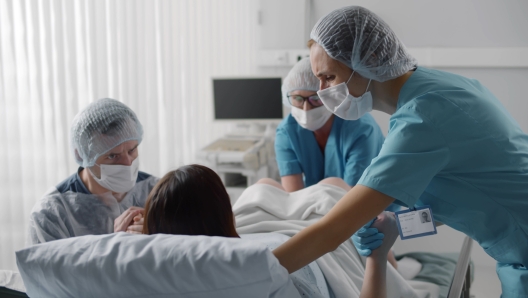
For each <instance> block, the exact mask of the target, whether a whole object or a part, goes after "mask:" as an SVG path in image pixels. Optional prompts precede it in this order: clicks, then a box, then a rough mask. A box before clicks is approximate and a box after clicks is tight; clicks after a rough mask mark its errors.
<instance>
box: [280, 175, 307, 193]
mask: <svg viewBox="0 0 528 298" xmlns="http://www.w3.org/2000/svg"><path fill="white" fill-rule="evenodd" d="M281 184H282V187H284V189H285V190H286V191H287V192H294V191H298V190H300V189H303V188H304V182H303V179H302V174H295V175H288V176H283V177H282V178H281Z"/></svg>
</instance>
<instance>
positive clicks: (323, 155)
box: [292, 115, 342, 176]
mask: <svg viewBox="0 0 528 298" xmlns="http://www.w3.org/2000/svg"><path fill="white" fill-rule="evenodd" d="M292 117H293V116H292ZM338 118H339V117H337V116H335V115H334V120H333V121H332V128H330V134H329V135H328V139H327V140H326V144H325V147H324V148H323V150H321V147H319V143H317V139H316V138H315V132H313V131H311V130H309V129H306V128H303V127H302V126H300V125H299V123H297V120H295V123H296V124H297V126H298V127H299V128H300V129H301V131H305V133H307V134H308V135H310V142H312V143H313V145H312V146H316V148H317V150H316V151H317V157H318V159H319V160H320V161H322V163H323V170H324V169H325V165H326V156H327V154H326V152H328V151H327V150H331V149H328V148H329V147H332V150H333V148H335V145H329V144H330V142H329V141H330V140H332V141H333V142H335V139H336V138H335V134H336V130H337V124H336V122H339V120H342V119H341V118H339V120H338ZM323 176H324V174H323Z"/></svg>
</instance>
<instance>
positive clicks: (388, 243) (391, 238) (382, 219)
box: [371, 211, 399, 259]
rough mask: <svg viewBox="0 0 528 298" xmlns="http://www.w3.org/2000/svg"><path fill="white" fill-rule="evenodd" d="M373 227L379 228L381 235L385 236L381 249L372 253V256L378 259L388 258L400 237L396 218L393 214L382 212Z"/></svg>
mask: <svg viewBox="0 0 528 298" xmlns="http://www.w3.org/2000/svg"><path fill="white" fill-rule="evenodd" d="M371 227H373V228H377V229H378V231H379V232H380V233H383V234H384V235H385V237H384V238H383V243H382V244H381V246H380V247H378V248H377V249H374V250H373V251H372V254H371V256H372V257H373V258H378V259H379V258H387V254H388V253H389V251H390V249H391V247H392V245H393V244H394V242H395V241H396V239H397V238H398V235H399V233H398V226H397V224H396V216H395V215H394V213H392V212H387V211H385V212H382V213H380V214H379V215H378V217H377V218H376V220H375V221H374V223H373V224H372V226H371Z"/></svg>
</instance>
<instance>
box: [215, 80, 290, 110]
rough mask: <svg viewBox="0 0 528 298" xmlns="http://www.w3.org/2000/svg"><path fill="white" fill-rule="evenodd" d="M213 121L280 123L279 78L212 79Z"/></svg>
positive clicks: (280, 97)
mask: <svg viewBox="0 0 528 298" xmlns="http://www.w3.org/2000/svg"><path fill="white" fill-rule="evenodd" d="M213 96H214V108H215V119H217V120H233V119H281V118H282V95H281V79H280V78H252V79H249V78H247V79H214V80H213Z"/></svg>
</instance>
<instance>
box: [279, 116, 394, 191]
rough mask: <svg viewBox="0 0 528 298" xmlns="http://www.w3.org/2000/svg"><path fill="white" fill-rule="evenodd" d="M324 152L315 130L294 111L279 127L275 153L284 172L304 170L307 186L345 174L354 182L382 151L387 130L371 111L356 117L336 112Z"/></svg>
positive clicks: (289, 173)
mask: <svg viewBox="0 0 528 298" xmlns="http://www.w3.org/2000/svg"><path fill="white" fill-rule="evenodd" d="M333 121H334V122H333V123H332V129H331V131H330V135H329V136H328V141H327V143H326V147H325V150H324V154H323V152H321V149H319V145H318V144H317V141H316V140H315V136H314V133H313V132H312V131H310V130H307V129H304V128H302V127H301V126H300V125H299V124H298V123H297V121H296V120H295V118H293V117H292V115H291V114H290V115H288V116H287V117H286V118H285V119H284V120H283V121H282V122H281V124H280V125H279V126H278V127H277V134H276V137H275V154H276V156H277V164H278V166H279V173H280V175H281V176H288V175H294V174H301V173H303V174H304V185H305V187H308V186H311V185H314V184H316V183H318V182H319V181H321V180H323V179H325V178H328V177H339V178H342V179H343V180H344V181H345V182H346V183H348V184H349V185H351V186H354V185H356V183H357V181H358V180H359V178H360V177H361V174H363V171H364V170H365V169H366V168H367V167H368V165H369V164H370V162H371V160H372V159H373V158H374V157H376V156H377V155H378V152H379V151H380V149H381V146H382V144H383V139H384V137H383V134H382V133H381V130H380V128H379V126H378V124H377V123H376V121H375V120H374V118H372V116H371V115H370V114H366V115H364V116H363V117H361V118H360V119H359V120H356V121H345V120H343V119H341V118H339V117H337V116H334V120H333Z"/></svg>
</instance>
